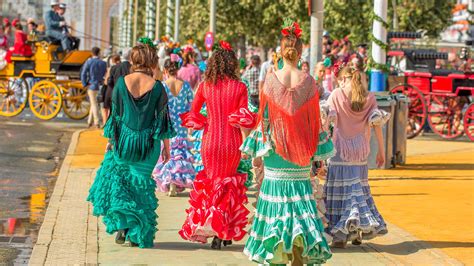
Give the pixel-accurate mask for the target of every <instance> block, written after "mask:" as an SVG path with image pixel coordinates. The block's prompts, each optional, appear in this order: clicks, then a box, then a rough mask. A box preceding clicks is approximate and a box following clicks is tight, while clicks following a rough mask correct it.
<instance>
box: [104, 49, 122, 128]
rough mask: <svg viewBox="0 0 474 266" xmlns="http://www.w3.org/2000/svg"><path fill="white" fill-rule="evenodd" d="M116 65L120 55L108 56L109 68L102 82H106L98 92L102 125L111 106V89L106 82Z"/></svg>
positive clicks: (118, 62)
mask: <svg viewBox="0 0 474 266" xmlns="http://www.w3.org/2000/svg"><path fill="white" fill-rule="evenodd" d="M117 64H120V55H118V54H115V55H112V56H110V59H109V66H108V67H107V72H106V74H105V77H104V81H107V83H106V84H104V85H102V88H103V89H102V90H101V91H100V93H102V95H101V97H100V98H101V99H102V102H101V103H102V108H101V113H102V121H104V123H105V122H106V121H107V119H108V118H109V115H110V107H111V104H112V91H113V87H112V88H111V87H110V86H109V83H108V80H109V78H110V76H111V72H112V68H113V67H114V66H116V65H117ZM114 70H115V69H114ZM109 90H110V91H109Z"/></svg>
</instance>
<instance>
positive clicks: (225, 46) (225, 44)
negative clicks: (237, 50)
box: [219, 41, 232, 51]
mask: <svg viewBox="0 0 474 266" xmlns="http://www.w3.org/2000/svg"><path fill="white" fill-rule="evenodd" d="M219 44H220V46H221V48H222V49H224V50H227V51H232V46H231V45H230V43H228V42H226V41H219Z"/></svg>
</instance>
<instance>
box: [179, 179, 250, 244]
mask: <svg viewBox="0 0 474 266" xmlns="http://www.w3.org/2000/svg"><path fill="white" fill-rule="evenodd" d="M246 179H247V176H246V174H239V173H237V174H236V175H235V176H229V177H208V176H207V175H206V173H205V170H204V171H201V172H199V173H198V175H197V176H196V179H195V180H194V184H193V187H194V189H193V191H191V193H190V197H189V203H190V204H191V207H190V208H189V209H187V210H186V213H187V217H186V220H185V222H184V224H183V227H182V229H181V230H180V231H179V234H180V235H181V237H182V238H183V239H186V240H190V241H196V242H201V243H207V238H209V237H213V236H217V237H219V238H221V239H224V240H235V241H239V240H241V239H242V238H243V237H244V236H245V234H246V231H245V230H244V228H245V226H246V224H247V215H248V213H249V211H248V210H247V208H245V204H246V203H247V195H246V194H245V192H246V191H247V188H246V187H245V185H244V183H245V181H246ZM217 180H219V181H217Z"/></svg>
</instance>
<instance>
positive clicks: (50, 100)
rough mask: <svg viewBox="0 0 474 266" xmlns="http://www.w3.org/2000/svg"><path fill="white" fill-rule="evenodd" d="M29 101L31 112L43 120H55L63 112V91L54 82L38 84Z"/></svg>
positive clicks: (44, 81)
mask: <svg viewBox="0 0 474 266" xmlns="http://www.w3.org/2000/svg"><path fill="white" fill-rule="evenodd" d="M28 99H29V102H30V109H31V112H32V113H33V114H34V115H35V116H36V117H38V118H40V119H42V120H50V119H53V118H55V117H56V116H57V115H58V113H59V111H61V104H62V98H61V91H60V90H59V87H58V86H57V85H56V84H54V83H53V82H52V81H49V80H42V81H40V82H38V83H36V84H35V85H34V86H33V88H32V89H31V92H30V97H29V98H28Z"/></svg>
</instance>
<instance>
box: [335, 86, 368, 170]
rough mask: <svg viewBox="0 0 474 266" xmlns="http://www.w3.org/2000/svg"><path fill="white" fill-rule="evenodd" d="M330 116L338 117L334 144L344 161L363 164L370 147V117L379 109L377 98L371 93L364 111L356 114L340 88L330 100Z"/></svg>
mask: <svg viewBox="0 0 474 266" xmlns="http://www.w3.org/2000/svg"><path fill="white" fill-rule="evenodd" d="M328 103H329V106H330V114H329V115H330V116H331V115H332V116H336V120H335V122H336V125H335V130H334V139H333V141H334V144H335V146H336V150H337V151H338V153H339V154H340V156H341V158H342V159H343V160H344V161H349V162H362V161H365V160H367V157H368V156H369V152H370V147H369V139H370V128H369V117H370V115H371V114H372V112H373V111H374V110H376V109H377V102H376V100H375V96H374V95H373V94H372V93H369V96H368V97H367V102H366V103H365V106H364V109H363V110H362V111H359V112H355V111H353V110H352V109H351V101H350V99H349V98H348V97H347V96H346V95H345V94H344V92H343V90H342V89H340V88H338V89H336V90H334V91H333V92H332V94H331V96H330V97H329V99H328Z"/></svg>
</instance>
